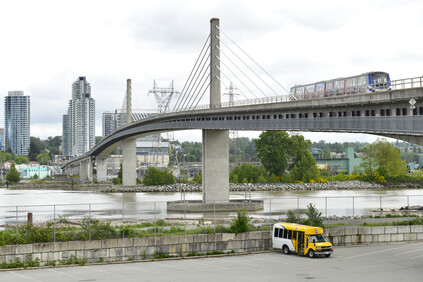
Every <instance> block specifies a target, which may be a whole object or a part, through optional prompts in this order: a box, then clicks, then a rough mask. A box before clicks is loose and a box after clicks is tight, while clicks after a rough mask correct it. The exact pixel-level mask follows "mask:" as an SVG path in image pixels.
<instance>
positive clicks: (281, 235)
mask: <svg viewBox="0 0 423 282" xmlns="http://www.w3.org/2000/svg"><path fill="white" fill-rule="evenodd" d="M283 232H284V230H283V229H279V238H282V237H283Z"/></svg>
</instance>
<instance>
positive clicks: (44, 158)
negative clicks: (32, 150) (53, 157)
mask: <svg viewBox="0 0 423 282" xmlns="http://www.w3.org/2000/svg"><path fill="white" fill-rule="evenodd" d="M37 162H38V163H39V164H40V165H47V164H49V162H50V156H49V155H48V154H47V153H43V154H39V155H38V156H37Z"/></svg>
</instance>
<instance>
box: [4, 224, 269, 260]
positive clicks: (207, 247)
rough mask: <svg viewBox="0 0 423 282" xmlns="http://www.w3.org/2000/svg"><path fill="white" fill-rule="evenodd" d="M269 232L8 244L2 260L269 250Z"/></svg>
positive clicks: (135, 257)
mask: <svg viewBox="0 0 423 282" xmlns="http://www.w3.org/2000/svg"><path fill="white" fill-rule="evenodd" d="M270 236H271V234H270V232H261V231H257V232H248V233H240V234H237V235H235V234H233V233H218V234H196V235H187V236H185V235H181V236H163V237H143V238H132V239H107V240H94V241H70V242H55V243H36V244H26V245H7V246H5V247H0V263H3V262H7V263H9V262H10V260H12V261H15V260H16V258H19V259H20V260H21V261H22V260H26V259H27V257H28V255H29V254H32V259H35V258H39V259H40V262H41V265H43V264H44V263H46V262H48V261H53V260H56V261H58V260H68V259H69V258H70V257H71V256H74V257H75V258H76V259H79V260H81V259H86V260H87V262H88V263H90V262H98V261H99V260H103V261H105V262H107V261H126V260H143V259H149V258H153V257H154V255H155V254H156V253H163V254H170V255H178V256H181V255H183V256H185V255H187V254H188V253H192V252H194V251H195V252H196V253H203V254H206V253H207V252H212V251H215V250H216V251H222V252H231V251H234V252H236V253H243V252H257V251H266V250H270V248H271V245H270V244H271V237H270Z"/></svg>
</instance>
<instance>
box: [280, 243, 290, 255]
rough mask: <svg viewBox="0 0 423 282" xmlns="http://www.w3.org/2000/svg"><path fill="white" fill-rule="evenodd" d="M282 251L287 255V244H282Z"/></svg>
mask: <svg viewBox="0 0 423 282" xmlns="http://www.w3.org/2000/svg"><path fill="white" fill-rule="evenodd" d="M282 252H283V253H284V254H285V255H289V248H288V246H287V245H284V246H283V248H282Z"/></svg>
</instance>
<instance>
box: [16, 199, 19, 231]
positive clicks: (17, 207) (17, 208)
mask: <svg viewBox="0 0 423 282" xmlns="http://www.w3.org/2000/svg"><path fill="white" fill-rule="evenodd" d="M18 210H19V206H16V239H17V238H18V235H19V230H18V213H19V211H18Z"/></svg>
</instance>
